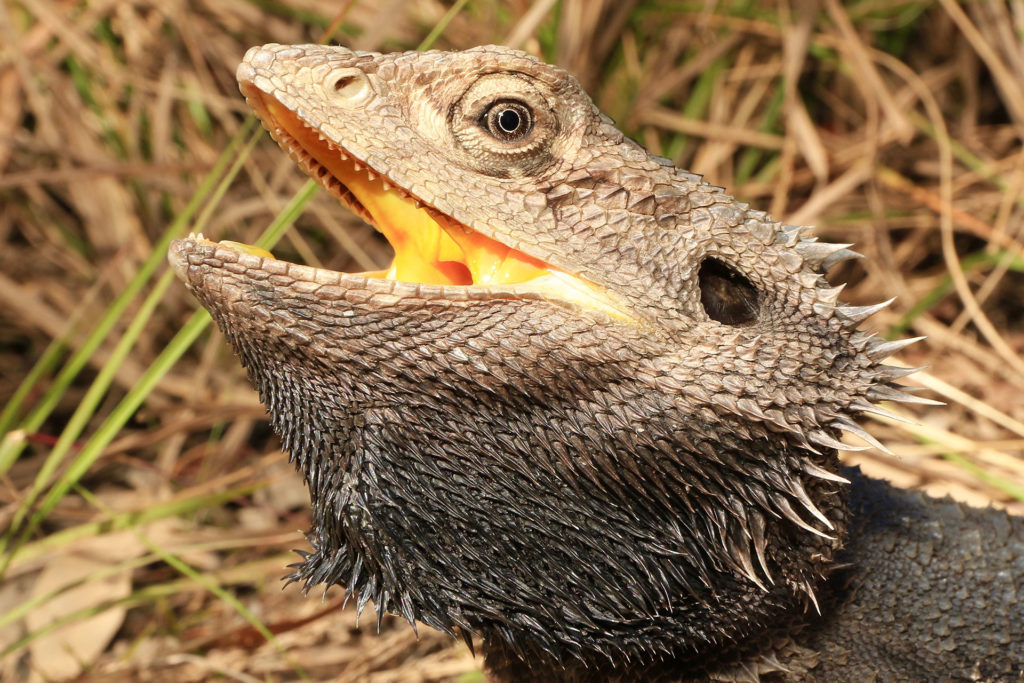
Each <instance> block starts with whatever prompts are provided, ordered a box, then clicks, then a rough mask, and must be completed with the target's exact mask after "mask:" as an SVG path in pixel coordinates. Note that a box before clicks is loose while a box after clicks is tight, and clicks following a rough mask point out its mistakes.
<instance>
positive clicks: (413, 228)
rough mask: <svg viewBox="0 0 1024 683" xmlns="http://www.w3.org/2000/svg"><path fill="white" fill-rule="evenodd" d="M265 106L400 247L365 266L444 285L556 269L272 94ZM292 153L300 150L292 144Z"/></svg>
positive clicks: (341, 192) (312, 165)
mask: <svg viewBox="0 0 1024 683" xmlns="http://www.w3.org/2000/svg"><path fill="white" fill-rule="evenodd" d="M262 100H263V101H262V105H263V106H264V107H265V109H266V111H267V113H268V114H269V115H270V117H272V120H273V122H274V123H275V124H276V125H277V126H279V127H280V129H281V131H282V132H284V133H285V134H286V137H287V138H290V140H288V141H285V140H282V137H285V136H280V135H278V136H277V137H278V138H279V141H282V142H286V143H287V142H293V143H294V144H296V145H298V147H300V148H301V150H302V151H304V152H305V154H306V155H308V157H309V158H308V159H307V158H306V157H305V156H303V155H300V158H299V159H298V161H299V163H300V164H301V165H303V166H304V168H305V170H306V171H307V172H308V173H309V174H310V175H311V176H313V177H314V178H316V179H317V180H318V181H319V182H320V183H321V184H323V185H324V186H325V187H327V188H328V190H332V191H333V193H334V194H335V195H337V196H338V197H339V198H340V199H341V200H342V201H343V202H345V203H346V204H348V205H349V206H350V208H352V209H353V210H354V211H356V213H359V214H360V215H361V216H362V217H363V218H365V219H366V220H368V221H369V222H371V223H372V224H373V226H374V227H375V228H376V229H377V230H379V231H380V232H381V233H382V234H383V235H384V237H386V238H387V240H388V242H390V243H391V246H392V248H393V249H394V251H395V258H394V260H393V261H392V263H391V265H390V267H388V268H387V269H385V270H382V271H375V272H372V273H363V275H366V276H368V277H379V278H386V279H390V280H402V281H404V282H420V283H424V284H442V285H485V286H502V285H514V284H519V283H523V282H529V281H530V280H535V279H537V278H539V277H542V276H544V275H549V274H551V273H552V270H553V269H552V268H551V266H548V265H547V264H545V263H544V262H542V261H540V260H538V259H535V258H533V257H532V256H528V255H527V254H524V253H522V252H520V251H517V250H515V249H512V248H510V247H508V246H505V245H504V244H501V243H500V242H498V241H496V240H493V239H491V238H489V237H486V236H484V235H482V234H480V233H478V232H476V231H475V230H471V229H470V228H468V227H466V226H464V225H462V224H461V223H459V222H458V221H456V220H454V219H452V218H449V217H447V216H445V215H443V214H441V213H439V212H437V211H432V210H429V209H428V208H427V207H425V206H424V205H423V204H421V203H420V202H419V201H418V200H416V199H415V198H414V197H412V196H411V195H409V194H408V193H407V192H405V191H404V190H402V189H400V188H397V187H395V186H393V185H391V184H390V183H388V182H387V181H386V180H384V179H383V178H381V177H380V176H379V175H377V174H376V173H374V172H373V171H371V170H370V169H368V168H366V167H364V166H363V165H362V164H360V163H359V162H358V161H357V160H356V159H354V158H352V157H351V156H350V155H349V154H347V153H346V152H345V151H344V150H343V149H341V148H340V147H338V146H336V145H334V144H332V143H331V142H329V141H328V140H326V139H324V138H323V137H322V136H321V135H320V134H319V133H318V132H317V131H315V130H313V129H312V128H310V127H309V126H307V125H306V124H305V123H303V122H302V121H301V120H300V119H299V118H298V117H297V116H296V115H295V114H294V113H293V112H291V111H290V110H289V109H287V108H286V107H284V106H283V105H281V104H280V103H279V102H277V100H275V99H274V98H271V97H264V98H262ZM291 151H292V153H293V156H295V153H296V152H297V151H298V150H296V149H295V148H294V147H293V148H292V149H291Z"/></svg>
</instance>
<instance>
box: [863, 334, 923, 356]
mask: <svg viewBox="0 0 1024 683" xmlns="http://www.w3.org/2000/svg"><path fill="white" fill-rule="evenodd" d="M922 339H924V337H910V338H909V339H897V340H896V341H883V340H881V339H878V340H874V341H873V342H872V343H871V344H868V347H867V349H866V350H865V353H867V355H868V358H870V359H871V360H885V359H886V358H888V357H889V356H891V355H893V354H895V353H898V352H899V351H901V350H903V349H905V348H906V347H908V346H910V345H911V344H916V343H917V342H919V341H921V340H922Z"/></svg>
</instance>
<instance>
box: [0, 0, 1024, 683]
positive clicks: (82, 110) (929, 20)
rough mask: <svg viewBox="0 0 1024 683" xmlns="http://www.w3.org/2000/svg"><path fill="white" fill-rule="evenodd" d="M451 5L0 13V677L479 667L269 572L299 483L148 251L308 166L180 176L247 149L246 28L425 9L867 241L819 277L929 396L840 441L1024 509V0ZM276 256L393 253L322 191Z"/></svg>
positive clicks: (320, 27) (977, 496)
mask: <svg viewBox="0 0 1024 683" xmlns="http://www.w3.org/2000/svg"><path fill="white" fill-rule="evenodd" d="M449 7H450V5H448V4H446V3H441V2H438V1H437V0H416V1H415V2H399V1H396V0H391V1H383V0H382V1H378V2H373V1H371V0H362V1H361V2H341V3H337V4H336V5H331V4H329V3H321V2H315V1H314V0H248V1H247V0H195V1H194V2H191V3H183V2H174V1H172V2H165V1H163V0H161V1H159V2H158V1H157V0H121V1H119V2H112V1H111V0H83V1H80V2H70V1H69V0H36V1H28V0H25V1H22V2H10V3H6V4H4V5H3V6H2V7H0V31H2V34H0V44H2V45H3V48H2V52H0V55H2V57H0V197H2V212H0V242H2V244H3V249H2V250H0V312H2V315H0V397H3V403H5V404H7V408H9V409H10V410H7V411H6V412H4V413H3V414H2V415H0V419H2V420H7V422H6V424H4V425H0V426H3V427H5V428H7V429H8V430H9V431H8V433H7V434H6V436H4V440H3V442H2V444H0V530H4V532H5V536H4V540H3V548H4V553H3V556H2V557H3V567H4V572H5V573H4V579H3V582H2V584H0V648H3V652H4V657H3V660H2V662H0V678H2V679H4V680H16V679H17V680H20V679H24V678H30V679H34V680H43V679H45V678H46V677H49V678H66V677H75V676H80V677H83V678H88V679H91V680H120V679H131V680H175V681H183V680H205V679H209V678H213V677H223V678H229V679H236V680H246V681H248V680H291V679H297V678H300V677H309V678H312V679H315V680H321V679H323V680H326V679H339V680H352V681H355V680H381V681H384V680H386V681H426V680H465V681H469V680H476V679H478V678H479V673H478V666H479V661H478V660H474V659H473V658H472V657H471V656H470V655H469V653H468V652H467V651H466V650H465V648H464V647H463V646H461V645H455V644H452V643H450V642H449V641H448V640H447V639H445V638H443V637H441V636H439V635H437V634H435V633H433V632H432V631H430V630H429V629H426V628H421V629H420V634H419V637H418V639H417V637H416V636H415V635H414V634H413V633H412V631H411V630H410V629H409V628H408V627H407V626H405V625H404V624H396V623H393V622H392V620H391V619H385V620H384V622H383V624H382V625H381V634H380V636H378V635H377V634H376V622H375V620H374V618H373V615H372V614H365V615H364V617H366V618H365V619H364V622H365V623H364V624H363V627H362V628H361V629H359V628H357V627H356V625H355V617H354V613H353V610H352V609H351V607H349V608H348V609H346V610H344V611H340V610H338V609H336V606H337V600H338V597H339V596H338V591H336V590H332V591H331V592H330V593H329V594H328V595H327V596H326V598H325V602H324V603H321V602H320V601H317V600H316V599H315V598H310V599H303V598H302V597H300V595H299V593H298V591H297V590H295V588H294V587H290V588H287V589H285V590H283V591H282V590H281V589H280V584H279V577H280V576H281V575H282V574H283V573H284V571H283V566H284V565H285V564H287V563H288V562H290V561H292V559H291V558H292V557H293V556H291V555H290V554H289V551H290V549H292V548H296V547H303V545H304V541H303V539H302V537H301V535H300V534H299V533H297V532H296V531H295V530H296V529H302V528H305V527H306V526H307V514H308V513H307V509H306V499H305V494H304V491H303V490H302V488H301V485H300V484H299V482H298V478H297V477H296V476H295V475H294V474H293V473H292V471H291V468H290V467H289V466H288V465H287V463H286V460H285V457H284V456H283V455H282V454H280V453H279V452H278V451H277V450H276V441H275V440H274V439H273V438H272V437H271V436H270V434H269V432H268V428H267V425H266V421H265V420H264V418H263V412H262V409H261V408H260V406H259V405H258V403H257V401H256V398H255V397H254V396H253V394H252V392H251V391H250V390H249V388H248V386H247V385H246V383H245V379H244V374H243V372H242V371H241V369H240V368H239V366H238V364H237V363H236V362H235V361H234V359H233V358H232V357H231V355H230V353H229V352H228V350H227V349H226V347H225V345H224V344H223V343H222V340H221V339H220V338H219V336H218V335H217V334H216V333H214V332H212V331H209V330H206V331H203V330H202V328H201V321H200V323H196V322H191V323H190V322H187V321H188V320H189V319H190V316H191V315H192V313H193V310H194V309H195V307H196V305H195V302H194V301H193V300H192V299H191V298H189V297H188V296H187V294H186V292H185V291H184V288H183V287H181V286H180V285H178V284H177V283H172V282H170V281H169V280H168V279H167V278H166V275H165V273H164V271H165V270H166V267H165V266H164V265H163V263H162V260H161V258H162V256H161V254H160V253H157V254H156V256H155V257H153V258H151V255H152V254H153V253H154V250H156V251H157V252H160V251H162V246H161V245H162V244H163V243H164V242H165V241H166V238H167V237H168V236H169V235H168V233H167V232H166V231H167V230H168V226H173V228H174V230H175V231H182V230H188V229H189V228H191V227H193V226H195V225H197V224H201V225H202V229H203V230H204V231H205V232H206V233H207V234H212V235H213V236H215V237H217V238H231V239H236V240H239V241H244V242H253V241H255V240H256V239H257V237H258V235H259V234H260V233H261V232H262V231H263V230H264V228H265V227H266V226H267V225H268V224H269V223H270V222H271V221H272V220H273V219H274V218H275V216H277V215H278V214H279V212H281V211H282V209H283V208H284V207H285V206H286V205H287V204H288V202H289V201H290V199H291V198H292V197H293V196H294V195H295V193H296V192H297V191H298V190H299V188H301V187H302V186H303V184H304V178H303V177H301V176H300V174H299V173H298V172H297V171H295V170H294V169H292V168H291V165H290V164H289V163H287V162H286V160H285V157H284V155H283V154H282V153H281V152H279V150H278V149H277V148H276V146H274V145H273V143H272V142H270V140H269V139H268V138H266V137H265V136H263V137H261V138H260V140H259V142H258V143H257V144H256V145H255V147H254V148H253V149H252V153H251V154H250V155H248V156H239V155H238V154H233V155H232V159H234V158H241V159H243V160H244V161H242V163H241V165H240V166H239V167H238V169H237V170H238V175H237V177H235V179H234V182H232V183H231V184H230V185H229V186H227V187H226V189H225V191H224V195H223V197H222V198H221V199H220V201H219V202H217V201H216V199H217V197H216V193H212V194H211V193H205V194H204V191H203V190H202V187H203V186H202V185H201V183H202V181H203V179H204V178H205V177H207V176H208V174H210V173H211V171H213V172H215V173H216V175H217V177H220V176H222V175H223V172H224V170H225V169H224V166H223V164H222V165H221V166H217V162H218V159H219V158H221V155H222V152H223V151H224V150H225V149H226V148H227V147H228V146H229V143H230V141H231V140H233V139H240V138H239V130H240V128H241V127H242V125H243V121H244V120H245V117H246V116H247V113H246V110H245V106H244V104H243V102H242V100H241V98H240V97H239V96H238V95H237V90H236V88H235V85H234V79H233V74H234V69H235V66H236V64H237V62H238V60H239V58H240V56H241V55H242V53H243V52H244V50H245V49H246V48H247V47H248V46H250V45H253V44H257V43H261V42H270V41H275V42H282V43H293V42H310V41H318V40H321V39H322V38H323V37H324V36H325V35H333V37H334V39H335V40H337V41H338V42H341V43H343V44H346V45H349V46H353V47H357V48H362V49H381V50H392V49H411V48H414V47H415V46H417V45H418V44H420V43H421V41H423V39H424V38H425V37H426V36H427V35H428V34H429V33H430V32H431V30H432V29H433V28H435V27H443V28H444V30H443V32H442V33H441V34H440V36H439V37H438V38H437V41H436V45H437V46H439V47H445V48H464V47H469V46H471V45H476V44H481V43H488V42H501V43H506V44H513V45H517V46H521V47H523V48H524V49H526V50H529V51H531V52H534V53H536V54H541V55H543V56H544V57H546V58H547V59H548V60H549V61H555V62H557V63H560V64H562V65H565V66H567V67H569V68H571V69H572V70H573V71H575V72H576V73H577V74H578V75H579V76H580V78H581V79H582V81H583V82H584V84H585V85H586V87H587V88H588V89H589V90H590V92H591V93H592V94H593V95H594V97H595V99H596V100H597V101H598V103H599V104H600V105H601V107H602V108H603V109H604V110H605V111H606V112H608V113H609V114H611V115H612V116H614V117H615V118H616V119H617V120H618V121H619V123H620V125H621V126H622V127H623V128H624V130H626V131H627V132H628V133H629V134H630V135H632V136H634V137H637V138H639V139H641V140H642V141H643V142H644V143H645V144H646V145H647V146H648V147H649V148H650V149H652V150H653V151H655V152H658V153H660V154H664V155H666V156H670V157H672V158H674V159H675V160H676V161H677V162H678V163H679V164H680V165H681V166H684V167H686V168H691V169H693V170H696V171H699V172H701V173H704V174H705V175H706V176H707V177H708V179H709V180H710V181H711V182H714V183H716V184H720V185H725V186H727V187H728V188H729V189H730V190H731V191H732V192H733V194H735V195H736V196H738V197H740V198H742V199H744V200H746V201H749V202H751V203H753V204H755V205H757V206H760V207H763V208H766V209H769V210H770V211H771V212H772V213H773V214H774V215H776V216H777V217H780V218H782V219H784V220H787V221H789V222H793V223H813V224H816V225H818V226H819V228H818V234H820V235H821V236H822V237H823V238H826V239H830V240H834V241H843V242H855V243H856V244H857V247H858V249H859V250H860V251H862V252H863V253H864V254H865V255H866V256H867V258H866V259H864V260H863V261H860V262H857V263H855V264H852V265H845V266H843V267H842V268H841V269H837V271H836V272H833V273H832V274H831V277H832V279H833V281H844V282H849V283H850V286H849V287H848V289H847V291H846V294H845V298H846V300H848V301H851V302H853V303H857V304H866V303H873V302H876V301H879V300H881V299H886V298H889V297H891V296H898V297H899V299H898V301H897V303H896V304H895V305H894V306H892V307H891V308H890V309H888V310H887V311H886V312H884V313H882V314H880V315H878V316H876V318H874V319H873V320H872V321H871V324H872V325H873V326H874V327H875V328H876V329H878V330H879V331H880V332H881V333H883V334H886V335H893V336H905V335H927V336H928V340H927V341H926V342H923V343H921V344H917V345H915V346H913V347H911V348H910V349H909V350H908V351H907V352H906V353H905V354H904V355H903V357H902V360H903V361H904V362H906V363H908V364H910V365H928V366H930V369H928V370H927V371H926V372H924V373H919V374H917V375H915V376H914V377H913V378H911V380H909V381H910V383H912V384H921V385H924V386H925V387H927V388H928V390H929V392H928V395H932V396H934V397H935V398H938V399H941V400H943V401H945V402H946V403H947V405H946V406H945V407H942V408H925V409H915V410H910V409H905V414H906V415H907V416H908V417H910V418H911V419H912V420H913V421H915V423H912V424H902V423H892V422H888V421H874V420H866V422H867V423H868V425H867V426H868V428H869V429H870V431H871V432H872V433H873V434H875V435H876V436H877V437H878V438H879V439H881V440H882V441H884V442H885V443H886V444H887V445H889V447H891V448H892V450H893V451H895V452H896V454H897V457H896V458H891V457H886V456H883V455H881V454H877V453H875V452H873V451H867V452H865V453H861V454H857V455H856V456H855V457H854V456H853V455H852V454H851V457H850V458H849V460H850V461H851V462H857V463H859V464H861V465H862V466H863V467H864V468H865V469H866V470H868V471H869V472H871V473H873V474H878V475H881V476H884V477H887V478H890V479H892V480H894V481H895V482H896V483H897V484H899V485H902V486H913V487H923V488H925V489H926V490H928V491H929V492H931V493H936V494H944V493H949V494H951V495H953V496H955V497H957V498H960V499H963V500H966V501H969V502H971V503H974V504H978V505H982V504H987V503H992V502H994V503H996V504H999V505H1005V506H1008V507H1010V508H1012V509H1014V510H1015V511H1017V512H1021V511H1024V503H1022V502H1021V501H1022V500H1024V460H1022V457H1021V456H1022V453H1024V392H1022V391H1021V387H1024V353H1022V350H1024V323H1022V313H1024V301H1022V299H1024V221H1022V215H1024V199H1022V188H1024V147H1022V144H1021V141H1022V139H1024V81H1022V80H1021V79H1020V78H1019V74H1021V73H1024V44H1022V40H1021V37H1020V36H1021V35H1022V32H1024V2H1021V1H1020V0H1011V1H1010V2H995V1H990V0H976V1H974V2H970V3H967V4H963V5H960V4H957V3H956V2H954V0H940V1H938V2H910V1H906V2H900V1H897V2H879V1H878V0H863V1H860V2H852V3H846V4H841V3H839V2H838V0H823V1H822V2H820V3H815V2H806V1H803V0H797V1H795V2H781V3H763V4H758V3H744V2H731V3H729V2H727V3H721V4H716V3H709V2H670V1H668V0H663V1H657V0H648V1H639V0H632V1H625V2H614V1H612V0H606V1H597V0H563V1H562V2H560V3H555V2H554V1H553V0H534V1H533V2H528V1H526V0H510V1H508V2H497V1H496V0H472V1H471V2H469V3H466V6H465V7H464V8H462V9H461V11H459V12H458V13H457V14H455V15H454V18H452V20H451V22H450V23H448V24H447V25H446V26H445V25H444V22H443V21H442V20H443V18H444V17H445V13H446V12H447V11H448V9H449ZM232 159H229V160H228V161H231V160H232ZM214 180H216V178H214ZM199 199H201V200H202V201H197V200H199ZM190 202H191V203H192V204H194V206H192V207H190ZM192 208H199V209H202V210H201V211H199V212H198V213H196V212H195V211H192ZM176 221H177V222H176ZM277 252H278V253H280V254H281V255H282V256H283V257H285V258H289V259H293V260H294V259H298V260H303V261H306V262H309V263H313V264H316V265H325V266H327V267H330V268H335V269H365V268H368V267H371V266H373V265H381V264H383V263H385V262H386V260H387V258H388V247H387V246H386V244H385V243H384V242H382V240H381V239H379V238H378V237H377V236H376V235H374V234H373V231H372V230H371V229H370V228H368V227H366V226H365V225H363V224H362V223H361V222H360V221H358V220H356V219H353V218H352V217H351V216H349V215H347V214H346V212H345V211H343V210H341V209H340V208H339V207H337V206H336V205H335V204H334V202H333V201H331V200H329V199H328V198H327V197H326V196H324V195H323V194H322V193H319V194H317V195H316V196H315V197H313V199H312V200H311V201H310V202H309V204H308V206H307V208H306V211H305V212H304V213H303V214H302V216H301V217H300V218H298V220H297V221H296V224H295V226H294V228H293V229H291V230H289V231H288V233H287V235H286V237H285V238H284V241H283V242H282V243H281V244H280V245H278V247H277ZM147 259H150V260H149V261H147ZM147 264H148V265H147ZM147 269H155V275H153V276H152V277H142V278H140V277H139V274H140V272H141V273H143V275H145V273H146V272H147ZM161 277H163V279H161ZM136 289H138V290H139V292H138V294H137V295H136V294H134V292H135V291H136ZM125 292H127V295H123V294H124V293H125ZM122 295H123V296H122ZM118 297H121V298H120V299H119V298H118ZM147 297H148V299H147ZM196 320H198V318H197V319H196ZM106 321H109V322H110V323H111V324H110V329H109V332H108V333H105V334H96V333H94V331H95V330H96V329H97V327H98V326H99V327H101V328H102V327H103V325H104V324H105V322H106ZM133 324H134V327H133ZM183 328H184V329H185V330H186V331H188V332H189V333H190V334H191V335H192V336H198V340H197V341H195V343H191V342H190V339H187V338H183V337H182V336H181V335H179V336H178V337H177V338H175V335H176V334H178V333H179V330H181V329H183ZM101 331H102V330H101ZM169 343H170V344H171V346H170V348H171V350H172V352H170V353H169V352H166V351H165V349H166V348H168V344H169ZM168 354H169V355H168ZM179 355H180V356H181V357H180V358H178V356H179ZM174 360H176V362H175V363H173V364H172V363H170V362H169V361H174ZM164 361H168V362H167V363H164ZM154 363H156V365H154ZM33 368H35V370H33ZM76 370H77V371H76ZM27 378H28V380H29V381H27V382H26V379H27ZM19 388H21V389H19ZM16 392H19V393H16ZM8 398H10V399H11V402H10V403H8ZM48 402H49V403H48ZM15 409H16V410H15ZM12 411H14V412H12ZM69 425H70V426H69ZM15 456H20V457H17V458H16V459H15ZM55 620H56V621H55ZM53 624H60V625H62V629H63V630H58V631H54V630H53ZM69 643H70V645H69ZM69 647H70V648H74V649H75V653H74V654H73V655H72V656H69V654H68V653H69Z"/></svg>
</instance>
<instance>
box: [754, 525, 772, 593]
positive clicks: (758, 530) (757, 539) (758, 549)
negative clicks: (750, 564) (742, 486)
mask: <svg viewBox="0 0 1024 683" xmlns="http://www.w3.org/2000/svg"><path fill="white" fill-rule="evenodd" d="M764 528H765V524H764V517H762V516H761V514H760V513H759V512H754V513H751V515H750V538H751V540H752V542H753V544H754V553H755V554H756V555H757V563H758V564H759V565H761V571H762V572H764V576H765V578H766V579H768V583H770V584H774V583H775V579H773V578H772V573H771V572H770V571H768V561H767V559H766V558H765V555H764V551H765V548H766V547H767V545H768V542H767V541H766V540H765V538H764Z"/></svg>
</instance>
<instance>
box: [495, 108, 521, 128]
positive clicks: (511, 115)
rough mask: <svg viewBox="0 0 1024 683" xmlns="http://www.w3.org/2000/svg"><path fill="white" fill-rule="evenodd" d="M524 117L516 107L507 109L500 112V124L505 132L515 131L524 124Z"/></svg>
mask: <svg viewBox="0 0 1024 683" xmlns="http://www.w3.org/2000/svg"><path fill="white" fill-rule="evenodd" d="M522 122H523V120H522V118H521V117H520V116H519V112H517V111H516V110H515V109H505V110H503V111H502V112H501V113H500V114H498V126H500V127H501V130H502V131H504V132H505V133H515V132H516V131H517V130H519V126H520V125H522Z"/></svg>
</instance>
